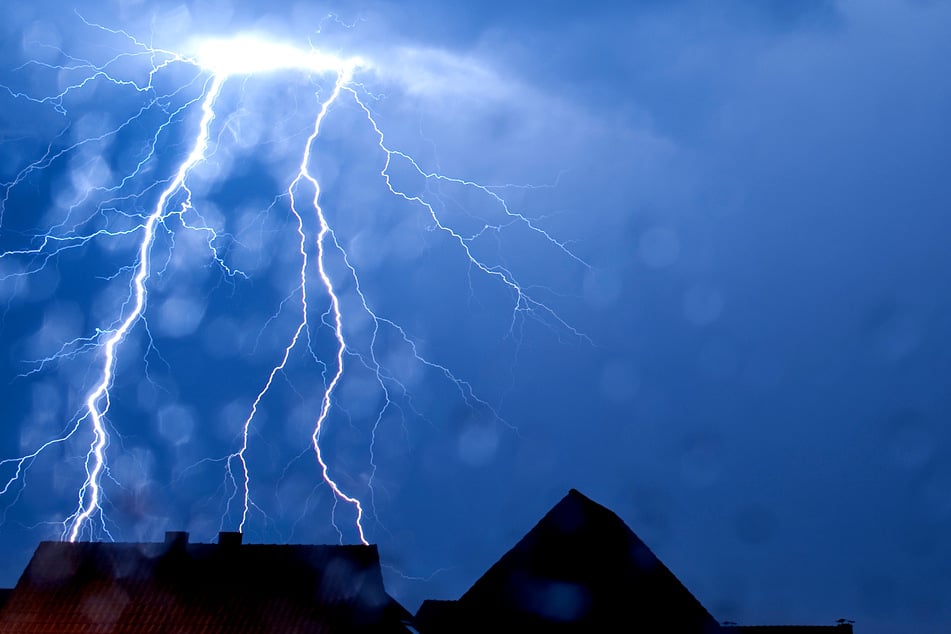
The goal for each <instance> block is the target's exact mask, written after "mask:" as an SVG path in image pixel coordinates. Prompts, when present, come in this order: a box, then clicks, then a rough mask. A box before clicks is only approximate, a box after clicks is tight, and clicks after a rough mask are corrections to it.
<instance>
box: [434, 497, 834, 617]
mask: <svg viewBox="0 0 951 634" xmlns="http://www.w3.org/2000/svg"><path fill="white" fill-rule="evenodd" d="M416 626H417V627H418V628H419V630H420V631H421V632H422V633H423V634H449V633H460V634H467V633H470V632H471V633H475V632H496V631H514V632H552V633H559V634H560V633H567V632H578V633H581V632H652V633H658V632H670V633H677V634H684V633H691V634H710V633H714V632H718V633H722V632H740V633H742V634H794V633H799V632H803V633H809V634H813V633H815V634H818V633H819V632H824V631H828V632H830V633H832V632H835V633H836V634H848V633H851V632H852V626H851V625H849V624H842V625H837V626H830V627H822V626H819V627H813V626H778V627H777V626H773V627H763V626H752V627H734V626H721V625H720V624H719V623H718V622H717V621H716V619H714V618H713V616H712V615H711V614H710V613H709V612H707V610H706V609H705V608H704V607H703V605H701V604H700V602H699V601H698V600H697V599H696V598H695V597H694V596H693V595H692V594H691V593H690V591H689V590H687V589H686V588H685V587H684V586H683V584H681V583H680V581H678V580H677V578H676V577H675V576H674V575H673V573H671V572H670V570H668V569H667V567H666V566H664V564H663V563H661V561H660V560H659V559H658V558H657V557H656V556H655V555H654V553H652V552H651V551H650V549H649V548H647V546H646V545H645V544H644V542H642V541H641V540H640V539H639V538H638V537H637V535H635V534H634V532H633V531H632V530H631V529H630V528H628V526H627V525H626V524H625V523H624V522H623V521H622V520H621V519H620V518H619V517H618V516H617V515H615V514H614V513H613V512H611V511H610V510H608V509H607V508H605V507H603V506H601V505H600V504H597V503H595V502H593V501H591V500H590V499H588V498H587V497H585V496H584V495H582V494H581V493H579V492H578V491H576V490H574V489H572V490H571V491H570V492H569V493H568V495H567V496H565V497H564V499H562V500H561V501H560V502H559V503H558V504H556V505H555V507H554V508H552V509H551V510H550V511H549V512H548V514H546V515H545V516H544V517H543V518H542V520H541V521H540V522H539V523H538V524H537V525H536V526H535V527H534V528H533V529H532V530H530V531H529V532H528V534H526V535H525V537H523V538H522V539H521V541H519V542H518V543H517V544H516V545H515V546H514V547H513V548H512V549H511V550H510V551H508V552H507V553H506V554H505V555H503V556H502V558H501V559H500V560H499V561H498V562H497V563H496V564H495V565H493V566H492V567H491V568H489V570H488V571H487V572H486V573H485V574H484V575H483V576H482V577H481V578H480V579H479V580H478V581H476V582H475V584H473V586H472V587H471V588H470V589H469V590H468V591H467V592H466V593H465V594H463V595H462V597H461V598H460V599H459V600H458V601H426V602H424V603H423V605H422V606H421V607H420V609H419V612H418V613H417V616H416Z"/></svg>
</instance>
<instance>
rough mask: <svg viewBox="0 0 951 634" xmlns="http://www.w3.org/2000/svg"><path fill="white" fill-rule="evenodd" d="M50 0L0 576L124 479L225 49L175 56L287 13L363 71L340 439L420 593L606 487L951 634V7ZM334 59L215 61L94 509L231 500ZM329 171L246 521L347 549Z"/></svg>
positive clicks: (32, 71) (341, 258)
mask: <svg viewBox="0 0 951 634" xmlns="http://www.w3.org/2000/svg"><path fill="white" fill-rule="evenodd" d="M16 4H18V5H20V6H16V7H8V8H6V9H5V13H6V15H5V17H4V19H3V20H2V21H0V22H2V25H0V183H2V188H0V193H2V196H3V197H2V201H3V202H2V212H0V213H2V216H0V398H2V400H0V403H2V405H0V460H6V461H5V462H3V463H2V464H0V489H2V490H3V494H2V495H0V508H2V509H3V513H2V525H0V552H2V554H3V557H2V558H0V585H4V586H12V585H13V584H14V583H15V582H16V579H17V578H18V576H19V574H20V572H21V571H22V569H23V567H24V565H25V564H26V562H27V561H28V559H29V557H30V555H31V554H32V552H33V549H34V548H35V547H36V544H37V543H38V542H39V541H40V540H43V539H60V538H62V536H63V535H64V531H67V532H68V530H69V528H70V526H71V524H70V517H71V515H73V514H75V513H76V511H77V508H78V506H77V505H78V504H81V503H88V501H89V497H88V496H89V493H88V489H87V494H86V495H87V497H85V498H84V500H83V501H80V500H78V499H77V496H79V495H80V492H81V490H82V487H83V482H84V480H85V478H86V473H85V469H86V468H87V467H88V465H89V464H90V462H89V461H88V460H87V458H86V452H87V451H88V449H89V447H90V443H91V442H92V441H93V433H92V427H91V426H90V423H91V420H90V417H89V416H88V413H87V412H86V411H85V409H84V407H85V406H84V401H85V400H86V398H87V397H88V395H89V394H90V393H91V392H92V391H93V390H94V389H95V386H96V385H97V383H98V381H99V379H100V377H101V375H102V374H101V373H102V368H103V367H104V363H105V361H104V354H105V353H104V347H103V342H104V341H105V340H106V339H107V338H108V336H109V333H110V332H115V329H116V328H117V327H118V324H119V322H120V321H121V319H120V316H124V315H128V314H129V311H130V310H131V304H130V301H129V298H130V283H131V281H132V279H133V275H134V274H135V272H136V270H137V262H138V260H137V254H138V245H139V243H140V242H141V240H142V236H143V233H144V229H143V225H144V219H145V218H146V217H147V216H148V214H149V213H151V211H152V210H153V209H154V207H155V205H156V204H157V202H158V201H159V199H160V194H161V192H162V190H163V188H164V187H167V186H168V185H169V184H170V183H172V182H173V178H174V174H175V172H176V170H177V169H178V167H179V166H180V165H181V164H182V161H184V160H186V157H187V156H188V155H189V152H190V151H191V150H192V147H193V145H194V141H195V135H196V134H197V133H198V130H199V126H200V122H201V119H202V108H201V100H202V98H203V96H204V95H206V94H207V91H208V87H209V82H210V79H211V77H212V73H211V72H210V71H209V70H208V69H207V68H199V67H198V66H196V65H195V64H193V63H189V62H188V61H186V60H182V59H179V60H177V61H176V60H174V59H173V56H174V54H180V55H184V56H194V55H195V54H196V53H195V52H196V51H197V50H199V46H200V43H201V41H202V39H203V38H209V37H217V38H227V37H229V36H233V35H235V34H236V33H239V32H245V33H247V32H254V33H256V34H258V35H259V36H260V37H267V38H271V39H274V40H280V41H282V42H284V43H287V44H290V45H292V46H294V47H296V48H299V49H302V50H306V49H308V48H309V47H310V46H313V47H315V48H317V49H319V50H321V51H323V52H326V53H329V54H331V55H334V56H338V57H339V58H341V59H343V58H349V57H351V56H360V57H361V58H363V59H364V60H365V63H364V65H363V66H362V67H361V68H359V69H357V70H356V71H355V73H354V75H353V78H352V80H351V82H350V83H349V84H348V87H349V88H350V89H352V90H353V93H351V92H349V91H344V92H343V93H342V94H341V95H340V97H339V98H338V100H337V101H335V102H334V103H333V104H332V105H331V107H330V108H329V110H328V112H327V115H326V118H325V119H324V120H323V122H322V127H321V130H320V134H319V136H318V137H317V139H316V141H315V142H314V143H313V145H312V155H311V159H310V162H309V163H308V173H309V174H312V176H313V177H314V178H315V179H316V181H317V182H318V183H319V185H320V197H319V204H320V208H321V210H322V212H323V214H324V215H325V217H326V220H327V223H328V225H329V228H330V230H332V231H333V234H332V239H330V238H328V240H330V241H329V242H325V243H324V244H325V246H326V251H325V264H326V272H327V275H328V276H329V278H330V279H331V280H332V281H333V285H334V289H335V291H336V293H337V294H338V295H339V297H340V312H341V316H342V326H341V328H342V330H341V332H342V333H343V334H344V335H345V337H346V339H347V343H348V346H347V351H346V353H345V354H344V355H343V360H344V370H345V371H344V373H343V375H342V378H341V380H340V381H339V383H337V384H334V386H333V387H334V391H333V393H332V399H331V400H332V407H331V409H330V411H329V415H328V417H327V420H326V422H325V424H324V426H323V428H322V431H321V435H320V446H321V450H322V455H323V456H324V457H325V458H326V461H327V463H328V467H329V472H330V474H331V476H332V477H333V478H334V480H335V481H336V482H337V484H338V485H339V486H340V488H341V489H342V491H343V492H344V493H345V494H347V495H350V496H354V497H355V498H357V499H359V500H360V502H361V504H362V506H363V508H364V510H365V511H366V514H365V517H364V520H363V526H364V528H365V529H366V533H367V538H368V540H369V541H370V542H373V543H377V544H379V546H380V550H381V554H382V557H383V560H384V564H385V570H384V572H385V575H386V582H387V587H388V589H389V591H390V593H391V594H392V595H393V596H394V597H395V598H397V599H398V600H400V601H401V602H402V603H404V605H406V606H407V607H408V608H409V609H410V610H415V609H416V607H417V606H418V604H419V603H420V602H421V601H422V600H423V599H424V598H456V597H458V596H459V595H460V594H461V593H462V592H464V591H465V590H466V589H467V588H468V587H469V586H470V585H471V584H472V582H473V581H474V580H475V579H476V578H477V577H478V576H479V575H480V574H481V573H482V572H484V571H485V570H486V569H487V568H488V567H489V566H490V565H491V564H492V563H494V562H495V561H496V560H497V559H498V557H499V556H500V555H501V554H502V553H503V552H505V550H507V549H508V548H509V547H511V546H512V545H513V544H514V543H515V541H516V540H517V539H518V538H519V537H521V535H523V534H524V533H525V532H526V531H527V530H528V529H529V528H531V526H532V525H533V524H534V523H535V522H536V521H537V520H538V519H539V518H540V517H541V516H542V515H543V514H544V512H545V511H547V510H548V509H549V508H550V507H551V506H552V505H553V504H555V503H556V502H557V501H558V500H559V499H560V498H561V497H562V496H563V495H564V494H565V493H566V492H567V490H568V489H569V488H571V487H575V488H577V489H579V490H580V491H582V492H583V493H585V494H586V495H588V496H590V497H591V498H593V499H594V500H596V501H598V502H600V503H602V504H604V505H605V506H607V507H609V508H611V509H612V510H614V511H615V512H616V513H617V514H618V515H619V516H620V517H621V518H623V519H624V520H625V521H626V522H627V523H628V525H629V526H630V527H631V528H632V529H633V530H634V531H635V532H636V533H637V534H638V535H639V536H640V537H641V538H642V539H643V540H644V541H645V542H646V543H647V544H648V545H649V546H650V547H651V548H652V549H653V550H654V552H655V553H656V554H657V555H658V556H659V557H660V559H661V560H662V561H664V562H665V563H666V564H667V565H668V567H670V569H671V570H672V571H673V572H674V574H676V575H677V576H678V577H679V578H680V579H681V580H682V581H683V583H684V584H685V585H686V586H687V587H688V588H689V589H690V590H691V591H692V592H693V593H694V595H695V596H696V597H697V598H698V599H699V600H700V601H701V602H702V603H703V604H704V605H705V606H706V607H707V609H708V610H709V611H710V612H711V613H712V614H713V615H714V616H715V617H716V618H717V619H718V620H721V621H724V620H729V621H736V622H739V623H741V624H759V623H776V624H780V623H806V624H832V623H833V622H834V621H835V620H836V619H837V618H849V619H854V620H855V621H856V628H857V631H859V632H863V633H867V634H873V633H884V632H911V631H914V632H925V633H927V632H939V631H947V624H948V623H951V543H949V540H948V539H947V535H948V534H951V459H949V458H951V431H949V423H951V389H949V388H951V293H949V292H948V280H949V279H951V278H949V274H951V249H949V248H948V244H949V242H948V236H949V235H951V179H949V178H948V177H947V173H946V172H947V166H948V165H951V149H949V148H951V122H949V119H948V113H949V112H951V83H949V82H948V81H947V77H948V66H949V64H948V60H951V4H949V3H947V2H942V1H940V0H904V1H901V0H874V1H853V2H844V1H842V2H837V1H832V0H830V1H824V0H801V1H798V2H788V1H785V0H768V1H766V0H763V1H753V0H747V1H740V0H724V1H722V2H717V3H709V2H701V1H700V0H696V1H691V0H676V1H667V2H660V1H657V0H641V1H639V2H630V3H620V2H618V3H610V2H595V3H588V4H591V5H593V6H585V7H584V8H581V7H582V4H581V3H568V2H546V3H541V2H537V3H529V2H514V3H513V2H494V1H493V2H468V3H437V2H434V1H432V0H408V1H407V2H402V3H396V2H376V3H374V2H366V3H356V2H355V3H336V4H327V5H319V6H318V5H316V4H314V3H309V2H300V3H297V4H293V3H282V2H249V1H246V0H238V1H237V2H229V1H228V0H221V1H213V2H187V3H184V4H177V3H164V2H141V1H140V2H136V1H134V0H125V1H123V0H108V1H106V2H95V3H94V2H77V3H75V5H74V6H73V7H71V8H74V9H75V12H73V11H70V10H67V9H66V8H65V5H64V4H63V3H61V2H54V1H52V0H41V1H38V2H34V3H16ZM149 46H151V47H153V48H154V49H157V51H156V52H155V54H154V55H151V56H150V55H148V54H147V52H148V47H149ZM165 62H167V63H165ZM150 71H151V81H150ZM334 79H335V76H334V75H333V74H332V73H310V74H308V73H304V72H300V71H295V70H280V71H276V72H269V73H257V74H253V75H235V76H232V77H229V78H228V79H227V80H226V81H225V83H224V84H223V86H222V90H221V93H220V95H219V97H218V100H217V101H216V102H215V118H214V120H213V121H212V122H211V124H210V127H209V150H208V153H207V156H206V160H203V161H200V162H198V163H197V164H196V165H195V166H194V168H193V169H192V170H190V172H189V174H188V176H187V178H186V186H187V188H188V189H187V192H186V190H184V189H181V188H178V189H176V191H175V192H173V193H172V195H171V196H170V197H169V200H168V204H167V205H166V208H165V209H164V210H163V213H162V215H163V222H162V223H160V225H159V227H158V229H157V231H156V237H155V240H154V242H153V243H152V244H151V247H150V250H149V253H150V257H151V259H150V262H151V269H150V277H149V279H148V281H147V283H146V288H147V304H146V308H145V312H144V314H143V316H142V318H141V319H138V320H136V321H135V323H134V325H133V326H132V328H131V329H130V331H129V333H128V335H127V336H126V337H124V338H123V339H122V341H121V343H120V344H119V345H118V346H117V348H116V363H115V366H114V372H115V374H114V382H113V384H112V385H111V388H110V393H109V409H108V412H107V414H106V416H105V418H104V421H105V425H106V428H107V430H108V434H109V444H108V446H107V447H106V449H105V456H106V465H107V470H106V471H104V472H103V475H102V483H101V486H102V493H103V497H102V505H101V506H102V512H101V513H98V512H97V513H96V514H94V515H93V516H92V517H91V518H90V521H88V522H86V523H85V524H83V526H82V527H81V530H80V537H81V538H82V539H91V538H92V539H109V538H110V537H111V538H112V539H115V540H118V541H149V540H160V539H162V537H163V532H164V531H166V530H188V531H190V532H191V534H192V539H193V540H195V541H211V540H213V539H214V538H215V536H216V533H217V532H218V531H219V530H236V529H237V528H238V526H239V523H240V521H241V515H242V513H241V506H242V497H241V493H240V491H239V490H238V489H239V488H240V484H241V482H240V481H241V477H240V473H239V472H238V471H237V470H236V469H237V464H236V461H235V460H234V458H233V457H232V459H231V460H230V461H229V456H234V455H235V452H237V451H238V450H239V449H240V447H241V443H242V435H243V434H242V425H243V424H244V422H245V421H246V420H247V418H248V416H249V415H250V413H251V411H252V407H253V403H254V400H255V396H256V395H258V394H259V393H261V392H262V390H263V389H264V388H265V386H266V384H267V381H268V377H269V376H270V373H271V371H272V370H273V369H274V368H275V367H276V366H277V365H278V364H280V362H281V360H282V355H283V354H284V350H285V349H286V348H287V346H288V345H289V344H290V342H291V340H292V338H293V336H294V333H295V329H296V328H297V325H298V324H299V322H300V319H301V315H302V314H303V309H302V303H301V293H302V289H301V283H300V269H301V263H302V257H301V254H300V252H299V248H300V247H299V244H300V235H299V234H298V229H297V221H296V219H295V217H294V215H293V213H292V210H291V207H290V201H289V198H288V196H287V191H288V187H289V186H290V185H291V183H292V181H293V180H294V178H295V176H297V175H298V171H299V166H300V161H301V156H302V152H303V149H304V148H305V146H306V145H307V139H308V135H310V134H311V132H312V130H313V126H314V121H315V117H316V116H317V113H318V112H319V110H320V104H321V102H322V101H323V100H326V99H327V98H328V97H329V95H330V94H331V91H332V90H333V88H334ZM67 88H68V90H67ZM57 95H61V97H58V98H57V97H56V96H57ZM354 95H356V96H357V97H358V98H359V102H358V101H356V100H355V98H354ZM361 104H362V106H361ZM364 106H365V107H366V110H364ZM368 113H369V114H370V115H371V116H372V122H371V120H370V118H368ZM374 125H376V126H378V129H379V130H380V131H381V132H382V134H383V135H384V136H383V141H382V143H383V145H382V146H381V139H380V137H379V136H378V135H377V133H376V130H375V129H374ZM384 147H385V148H386V149H388V150H390V151H392V152H397V154H391V155H390V156H391V160H390V162H389V164H387V152H386V151H385V150H384ZM412 161H415V166H418V168H419V169H418V170H417V169H416V167H415V166H414V163H413V162H412ZM384 168H385V173H383V171H384ZM427 174H428V175H430V176H429V177H427V176H426V175H427ZM437 174H438V175H439V176H435V175H437ZM443 177H445V178H443ZM388 184H389V186H390V187H393V188H394V189H395V190H396V191H398V192H402V194H403V195H402V196H400V195H394V194H393V193H391V192H390V191H389V189H388ZM295 192H296V195H298V196H300V198H299V202H300V201H303V202H302V204H301V208H302V209H303V211H302V218H303V226H302V231H303V233H304V235H305V251H306V253H307V255H308V264H307V267H308V268H307V269H306V274H307V283H306V284H305V285H304V290H305V291H306V293H307V299H308V311H307V316H308V325H307V327H306V328H305V329H304V330H303V331H302V335H301V342H299V345H297V346H296V347H295V348H293V349H292V350H291V352H290V354H288V357H287V362H286V364H284V366H283V371H280V372H277V373H275V379H274V381H273V385H272V386H271V388H270V389H269V390H268V391H267V392H266V393H265V394H264V396H263V397H262V398H261V400H260V403H259V405H258V407H257V410H256V413H255V416H254V418H253V421H252V425H251V427H250V433H249V434H248V449H247V452H246V453H245V458H246V461H247V464H248V473H249V474H250V481H249V487H250V499H251V504H250V506H249V511H248V515H247V520H246V523H245V524H244V532H245V539H246V541H251V542H266V543H275V542H276V543H285V542H292V543H337V542H338V541H343V542H345V543H354V542H356V541H357V540H358V537H359V536H358V533H357V530H356V526H355V518H356V515H355V512H354V508H353V506H352V505H350V504H348V503H347V502H346V500H343V499H341V498H339V497H337V498H336V502H335V497H334V495H333V493H332V491H331V489H330V487H329V486H328V485H327V484H325V483H324V482H323V480H322V479H321V472H320V466H319V464H318V463H317V460H316V457H315V453H314V451H313V448H312V447H311V445H310V442H311V435H312V433H313V431H314V424H315V420H316V418H317V416H318V414H319V412H320V409H321V403H322V399H323V398H324V396H325V394H326V391H327V388H328V386H330V385H331V378H332V377H333V376H334V375H335V372H336V370H337V366H336V354H337V344H336V339H335V337H334V314H333V306H332V303H331V302H330V298H329V297H328V295H327V294H326V292H325V289H324V288H323V286H322V284H321V283H320V280H319V277H318V268H317V256H318V254H317V251H316V249H317V246H316V245H317V242H316V238H317V234H318V231H319V228H320V227H319V222H318V220H317V216H316V214H315V210H314V208H313V206H312V205H311V206H310V207H308V204H309V201H310V200H312V199H313V194H314V189H313V187H310V186H309V185H308V184H306V183H304V184H301V185H300V188H299V189H297V190H295ZM414 198H419V199H422V200H424V201H426V203H427V204H428V205H430V207H426V206H424V205H422V204H419V203H418V202H415V201H414V200H412V199H414ZM502 201H504V206H503V202H502ZM183 205H184V207H183ZM430 208H431V209H432V213H431V212H430ZM183 209H184V211H182V210H183ZM437 219H438V220H437ZM44 236H47V237H48V239H46V240H44ZM460 237H461V238H462V239H459V238H460ZM334 241H336V243H335V244H334ZM480 265H481V267H484V268H481V267H480ZM516 287H517V288H516ZM519 289H520V290H519ZM374 317H375V318H374ZM104 403H105V400H104V399H103V400H101V401H100V403H99V406H100V407H101V406H103V405H104ZM84 415H85V416H84ZM74 429H75V431H73V430H74ZM71 432H72V433H71ZM67 436H68V438H67ZM49 441H57V442H54V443H53V444H51V445H49V446H48V447H47V448H46V449H45V450H43V451H42V452H40V453H39V454H37V455H36V456H35V458H29V459H27V460H26V461H22V460H20V459H21V458H23V457H27V456H31V455H33V454H34V453H35V452H37V450H39V449H40V448H41V447H42V446H43V445H44V443H48V442H49ZM229 466H230V468H231V476H230V477H229V472H228V469H229ZM25 467H28V469H26V471H24V470H23V468H25ZM18 469H19V471H18ZM18 475H19V477H17V476H18ZM236 485H238V487H237V488H236ZM4 486H6V488H5V489H4V488H3V487H4Z"/></svg>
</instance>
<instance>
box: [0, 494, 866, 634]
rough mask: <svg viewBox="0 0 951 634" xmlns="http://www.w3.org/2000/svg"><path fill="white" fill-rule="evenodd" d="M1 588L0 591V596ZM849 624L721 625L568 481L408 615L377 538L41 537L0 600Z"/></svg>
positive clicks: (35, 626)
mask: <svg viewBox="0 0 951 634" xmlns="http://www.w3.org/2000/svg"><path fill="white" fill-rule="evenodd" d="M3 598H4V595H2V594H0V601H2V600H3ZM414 627H415V628H418V630H419V631H420V632H422V634H474V633H476V632H478V633H480V634H482V633H485V632H531V633H533V634H534V633H552V634H568V633H572V634H574V633H579V634H580V633H588V632H650V633H652V634H659V633H671V634H728V633H733V634H821V633H822V632H828V633H829V634H851V633H852V625H851V624H850V623H848V622H842V623H840V624H839V625H832V626H738V625H734V624H719V623H717V621H716V619H714V618H713V616H712V615H711V614H710V613H709V612H708V611H707V610H706V609H705V608H704V607H703V605H702V604H701V603H700V602H699V601H698V600H697V599H696V598H695V597H694V596H693V595H692V594H691V593H690V591H689V590H687V588H685V587H684V586H683V584H681V583H680V581H678V580H677V578H676V577H675V576H674V575H673V573H671V572H670V570H668V569H667V567H666V566H664V564H663V563H661V561H660V560H659V559H658V558H657V557H656V556H655V555H654V553H652V552H651V551H650V549H649V548H647V546H646V545H645V544H644V543H643V542H642V541H641V540H640V539H639V538H638V537H637V535H635V534H634V532H633V531H632V530H631V529H630V528H628V526H627V525H626V524H625V523H624V522H623V521H622V520H621V519H620V518H619V517H618V516H617V515H615V514H614V513H613V512H611V511H610V510H608V509H607V508H605V507H603V506H601V505H600V504H597V503H595V502H592V501H591V500H590V499H588V498H587V497H585V496H584V495H582V494H581V493H579V492H578V491H575V490H574V489H572V490H571V491H570V492H569V493H568V495H567V496H565V497H564V499H562V500H561V501H560V502H559V503H558V504H556V505H555V506H554V508H552V509H551V510H550V511H549V512H548V513H547V514H546V515H545V516H544V517H543V518H542V519H541V521H540V522H538V524H537V525H536V526H535V527H534V528H533V529H532V530H530V531H529V532H528V533H527V534H526V535H525V537H523V538H522V539H521V540H520V541H519V542H518V543H517V544H516V545H515V546H514V547H513V548H512V549H511V550H510V551H509V552H507V553H506V554H505V555H503V556H502V558H501V559H500V560H499V561H498V562H496V564H495V565H493V566H492V567H491V568H489V570H488V571H487V572H486V573H485V574H484V575H483V576H482V578H480V579H479V580H478V581H476V582H475V584H473V586H472V587H471V588H470V589H469V590H468V591H467V592H466V593H465V594H463V595H462V597H461V598H460V599H459V600H458V601H426V602H424V603H423V605H422V606H421V607H420V609H419V612H418V613H417V615H416V617H415V619H414V618H413V616H412V615H410V614H409V613H408V612H407V611H406V610H405V609H403V607H402V606H400V605H399V604H398V603H397V602H396V601H395V600H393V599H392V598H391V597H390V596H389V595H388V594H387V593H386V591H385V589H384V587H383V576H382V573H381V570H380V561H379V555H378V553H377V549H376V547H375V546H277V545H254V544H242V543H241V535H240V534H239V533H221V534H220V535H219V539H218V543H217V544H189V543H188V534H187V533H167V534H166V540H165V543H147V544H115V543H90V542H80V543H65V542H43V543H41V544H40V546H39V547H38V548H37V550H36V553H34V555H33V559H32V560H30V563H29V565H28V566H27V568H26V570H25V571H24V572H23V575H22V576H21V577H20V580H19V582H18V583H17V585H16V587H15V588H14V589H13V590H12V591H10V592H9V594H8V595H6V601H5V605H2V606H0V634H7V633H16V634H106V633H122V634H145V633H149V634H173V633H174V634H188V633H195V634H245V633H251V632H255V633H261V634H264V633H271V632H273V633H276V634H278V633H279V634H317V633H319V634H342V633H353V634H377V633H379V634H397V633H408V632H414V631H416V630H414V629H413V628H414Z"/></svg>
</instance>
